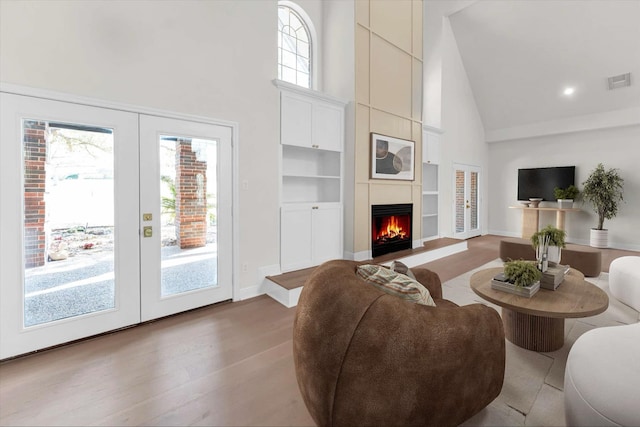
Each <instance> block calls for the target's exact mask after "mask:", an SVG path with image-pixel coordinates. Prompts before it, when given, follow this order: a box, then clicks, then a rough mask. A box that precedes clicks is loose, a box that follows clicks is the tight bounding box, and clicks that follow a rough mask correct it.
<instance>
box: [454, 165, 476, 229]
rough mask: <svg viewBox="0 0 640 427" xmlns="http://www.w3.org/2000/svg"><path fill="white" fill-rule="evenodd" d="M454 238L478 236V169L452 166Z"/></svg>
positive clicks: (466, 166)
mask: <svg viewBox="0 0 640 427" xmlns="http://www.w3.org/2000/svg"><path fill="white" fill-rule="evenodd" d="M453 176H454V191H455V194H454V237H456V238H458V239H468V238H470V237H475V236H479V235H480V217H479V213H480V196H479V183H480V168H478V167H476V166H468V165H455V166H454V174H453Z"/></svg>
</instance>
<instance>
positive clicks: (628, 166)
mask: <svg viewBox="0 0 640 427" xmlns="http://www.w3.org/2000/svg"><path fill="white" fill-rule="evenodd" d="M638 142H640V126H628V127H619V128H608V129H601V130H593V131H588V132H575V133H568V134H562V135H554V136H542V137H535V138H527V139H519V140H511V141H506V142H496V143H491V144H489V158H490V161H489V187H490V192H491V203H490V206H489V232H490V233H492V234H500V235H510V236H518V237H519V236H520V233H521V231H522V222H521V221H522V216H521V215H522V211H521V210H518V209H509V206H516V204H517V187H518V182H517V181H518V169H519V168H532V167H548V166H574V165H575V166H576V184H577V186H578V188H579V189H582V183H583V182H584V181H585V180H586V179H587V178H588V176H589V174H590V173H591V171H592V170H593V169H595V167H596V166H597V165H598V163H602V164H603V165H604V167H605V168H606V169H609V168H617V169H619V172H620V175H621V176H622V178H623V179H624V181H625V182H624V202H622V203H621V204H620V205H619V210H618V216H617V217H616V218H614V219H612V220H605V222H604V227H605V228H607V229H609V245H610V246H611V247H615V248H618V249H631V250H640V167H638V161H639V160H640V146H639V145H638ZM574 207H578V208H581V209H583V211H582V212H577V213H568V214H567V215H566V229H567V239H568V241H570V242H573V243H578V244H589V230H590V229H591V228H593V227H595V226H596V225H597V216H596V214H595V212H594V211H593V208H592V207H591V205H588V204H584V205H583V204H581V203H578V204H577V205H575V206H574ZM546 224H555V215H554V214H553V213H544V214H543V215H541V218H540V225H541V226H544V225H546Z"/></svg>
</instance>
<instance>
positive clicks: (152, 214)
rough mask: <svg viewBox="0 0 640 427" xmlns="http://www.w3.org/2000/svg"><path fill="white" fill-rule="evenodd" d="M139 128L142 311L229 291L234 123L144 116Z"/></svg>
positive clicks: (198, 302)
mask: <svg viewBox="0 0 640 427" xmlns="http://www.w3.org/2000/svg"><path fill="white" fill-rule="evenodd" d="M140 135H141V153H142V158H143V159H144V161H143V162H142V164H141V171H140V172H141V182H142V191H141V207H142V212H143V213H142V218H141V229H142V230H143V237H142V242H141V245H142V295H143V303H142V319H143V320H150V319H154V318H157V317H161V316H166V315H169V314H173V313H177V312H180V311H184V310H189V309H192V308H196V307H200V306H204V305H208V304H212V303H214V302H218V301H222V300H226V299H229V298H231V292H232V283H231V268H232V267H231V228H232V227H231V163H232V160H231V159H232V157H231V130H230V128H228V127H222V126H216V125H211V124H204V123H195V122H186V121H182V120H176V119H168V118H163V117H154V116H141V118H140ZM145 230H147V231H146V233H145Z"/></svg>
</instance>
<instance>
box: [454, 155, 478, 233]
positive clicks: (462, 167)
mask: <svg viewBox="0 0 640 427" xmlns="http://www.w3.org/2000/svg"><path fill="white" fill-rule="evenodd" d="M456 171H464V200H465V204H466V203H468V200H469V199H470V190H471V186H470V185H469V183H470V173H471V172H476V173H477V174H478V182H477V190H476V191H477V198H478V206H477V215H478V226H477V228H475V229H471V215H470V212H469V209H467V208H465V210H464V230H463V231H462V232H458V231H456V220H457V216H456V189H457V187H456ZM452 177H453V179H452V182H453V186H452V189H453V203H452V211H453V222H452V233H453V237H454V238H456V239H469V238H471V237H476V236H479V235H480V234H482V226H481V224H482V214H481V212H482V197H481V191H482V168H481V167H480V166H475V165H466V164H461V163H454V164H453V169H452Z"/></svg>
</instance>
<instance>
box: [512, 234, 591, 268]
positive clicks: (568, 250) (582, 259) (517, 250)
mask: <svg viewBox="0 0 640 427" xmlns="http://www.w3.org/2000/svg"><path fill="white" fill-rule="evenodd" d="M500 259H502V261H508V260H510V259H525V260H531V261H534V260H535V259H536V253H535V251H534V250H533V246H532V245H531V240H530V239H521V238H519V237H510V238H506V239H502V240H501V241H500ZM560 264H565V265H570V266H571V267H573V268H575V269H576V270H578V271H580V272H581V273H582V274H584V275H585V276H587V277H598V276H599V275H600V271H602V253H601V252H600V250H598V249H593V248H591V247H588V246H582V245H573V244H570V243H569V244H567V245H566V247H565V248H564V249H562V253H561V259H560Z"/></svg>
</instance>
